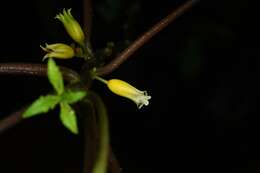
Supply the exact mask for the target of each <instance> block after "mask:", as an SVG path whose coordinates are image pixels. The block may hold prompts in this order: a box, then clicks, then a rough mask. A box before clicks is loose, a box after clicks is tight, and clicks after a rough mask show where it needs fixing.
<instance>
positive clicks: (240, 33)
mask: <svg viewBox="0 0 260 173" xmlns="http://www.w3.org/2000/svg"><path fill="white" fill-rule="evenodd" d="M133 2H135V3H136V6H135V7H136V11H135V10H134V12H133V14H134V15H133V21H132V22H133V23H132V25H131V27H130V29H129V30H127V31H128V32H127V34H125V32H124V31H125V30H124V27H123V26H124V24H125V23H127V22H126V21H128V20H127V18H126V17H127V14H128V13H131V11H130V10H127V9H129V8H130V7H133V6H131V5H132V4H133ZM80 3H81V1H69V0H66V1H51V0H39V1H36V0H35V1H17V0H14V1H3V2H2V4H1V11H0V16H1V23H0V41H1V47H0V52H1V55H0V59H1V63H6V62H33V63H41V59H42V56H43V55H44V53H43V52H42V51H41V50H40V48H39V45H40V44H42V45H43V44H44V43H45V42H47V43H55V42H65V43H70V42H71V40H70V38H68V36H67V35H66V33H65V31H64V30H63V28H62V25H61V24H60V23H59V22H58V21H57V20H55V19H54V18H53V17H54V16H55V15H56V14H57V13H58V12H60V11H61V10H62V9H63V8H64V7H65V8H72V13H73V15H74V16H75V17H76V18H78V19H79V20H80V19H82V16H81V14H82V7H81V6H80ZM181 3H182V1H181V0H162V1H159V2H158V1H155V2H151V1H145V0H137V1H122V0H121V1H120V0H110V1H109V0H107V1H105V0H98V1H95V3H94V5H95V8H94V15H93V29H92V41H93V47H94V49H98V48H102V47H103V46H105V44H106V42H107V41H115V42H120V41H124V40H126V39H128V40H130V41H131V40H134V39H135V38H137V36H138V35H140V34H141V33H143V32H144V31H146V29H148V28H149V27H151V26H152V25H153V24H155V23H156V22H157V21H159V20H160V19H161V18H162V17H164V16H166V15H167V14H168V13H169V12H170V11H171V9H173V8H177V7H178V6H179V5H180V4H181ZM102 10H103V11H102ZM129 11H130V12H129ZM258 11H259V10H258V7H257V5H256V2H254V1H252V0H251V1H242V0H229V1H217V0H211V1H210V0H208V1H203V0H202V1H201V2H200V3H199V4H197V5H196V6H195V7H194V8H193V9H191V10H189V11H188V12H187V13H186V14H185V15H183V16H182V17H180V18H179V19H178V20H177V21H175V22H174V23H172V24H171V25H170V26H168V27H167V28H166V29H165V30H163V31H162V32H161V33H159V34H158V35H157V36H155V37H154V38H153V39H152V40H151V41H150V42H149V43H147V44H146V45H145V46H144V47H143V48H141V49H140V50H139V51H138V52H136V53H135V54H134V55H133V57H132V58H130V59H129V61H127V62H126V63H124V64H123V65H122V66H121V67H120V68H119V69H118V70H116V71H114V72H113V73H112V74H110V75H109V76H106V78H107V79H110V78H120V79H123V80H125V81H127V82H129V83H131V84H133V85H134V86H136V87H137V88H139V89H141V90H147V91H148V93H149V94H151V96H152V99H151V102H150V105H149V106H147V107H144V108H142V109H141V110H138V109H137V108H136V106H135V105H134V103H132V102H131V101H129V100H127V99H124V98H121V97H118V96H115V95H113V94H112V93H110V92H109V91H108V90H107V88H106V87H105V86H103V85H102V84H99V83H98V82H95V83H94V85H93V87H92V89H93V90H95V91H96V92H98V93H99V94H100V95H101V97H102V98H103V99H104V101H105V103H106V105H107V108H108V112H109V117H110V128H111V143H112V146H113V148H114V151H115V154H116V155H117V157H118V159H119V161H120V163H121V166H122V168H123V170H122V171H123V172H126V173H128V172H129V173H130V172H163V171H168V172H190V171H196V172H197V171H199V172H232V173H233V172H234V173H237V172H259V171H260V165H259V164H260V163H259V161H258V159H259V142H258V138H259V131H260V129H259V127H260V126H259V123H260V118H259V114H258V107H257V101H256V98H257V96H258V95H259V93H258V91H259V89H258V88H259V85H258V79H259V76H258V70H257V67H258V66H259V61H258V60H257V57H258V56H259V39H258V32H259V27H258V22H259V17H258V16H259V14H258ZM57 62H58V63H59V64H62V65H65V66H68V67H71V68H73V69H75V70H78V69H79V64H80V63H82V61H81V60H76V59H75V60H67V61H64V62H62V61H59V60H58V61H57ZM0 86H1V87H0V89H1V90H0V96H1V99H0V118H4V117H5V116H7V115H8V114H10V113H11V112H13V111H15V110H17V109H19V108H21V107H22V106H23V105H25V104H28V103H30V102H31V101H33V100H34V99H36V98H37V97H38V96H39V95H41V94H45V93H48V92H49V91H50V90H51V86H50V84H49V83H48V81H47V79H46V78H36V77H28V76H13V75H9V76H7V75H1V76H0ZM57 115H58V110H54V111H53V112H52V113H51V114H47V115H46V116H39V117H36V118H33V119H30V120H26V121H24V122H22V123H20V124H18V125H17V126H15V127H14V128H12V129H10V130H8V131H7V132H5V133H3V134H1V136H0V172H1V173H17V172H27V173H31V172H38V173H41V172H56V173H59V172H64V173H66V172H75V173H77V172H82V164H83V163H82V162H83V160H82V157H83V154H82V153H83V148H82V139H81V138H80V137H78V136H74V135H72V134H70V133H69V132H68V131H67V130H66V129H65V128H64V127H63V126H62V125H61V124H60V122H59V119H58V116H57Z"/></svg>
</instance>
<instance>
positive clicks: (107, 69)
mask: <svg viewBox="0 0 260 173" xmlns="http://www.w3.org/2000/svg"><path fill="white" fill-rule="evenodd" d="M196 2H199V1H198V0H188V1H187V2H185V3H184V4H183V5H181V6H180V7H179V8H177V9H176V10H173V11H172V12H171V13H170V14H169V15H168V16H166V17H165V18H163V19H162V20H161V21H159V22H158V23H157V24H155V25H154V26H153V27H152V28H151V29H149V30H148V31H147V32H145V33H144V34H143V35H141V36H140V37H139V38H137V39H136V40H135V41H134V42H133V43H132V44H131V45H130V46H129V47H128V48H126V49H125V50H124V51H123V52H122V53H120V54H119V55H118V56H117V57H116V58H115V59H113V60H112V61H111V62H110V63H108V64H107V65H105V66H103V67H100V68H98V69H97V75H100V76H102V75H106V74H109V73H111V72H112V71H114V70H115V69H117V68H118V67H119V66H120V65H121V64H122V63H123V62H125V61H126V60H127V59H128V58H129V57H130V56H131V55H132V54H133V53H135V52H136V51H137V50H138V49H139V48H140V47H142V46H143V45H144V44H145V43H147V42H148V41H149V40H150V39H151V38H152V37H153V36H155V35H156V34H157V33H159V32H160V31H161V30H163V29H164V28H165V27H166V26H168V25H169V24H170V23H171V22H173V21H174V20H175V19H177V18H178V17H179V16H181V15H182V14H183V13H184V12H186V11H187V10H188V9H190V8H191V7H192V6H193V5H194V4H195V3H196Z"/></svg>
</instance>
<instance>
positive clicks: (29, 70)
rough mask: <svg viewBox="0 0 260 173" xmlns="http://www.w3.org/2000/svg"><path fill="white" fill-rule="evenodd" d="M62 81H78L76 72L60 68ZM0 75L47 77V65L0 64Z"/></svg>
mask: <svg viewBox="0 0 260 173" xmlns="http://www.w3.org/2000/svg"><path fill="white" fill-rule="evenodd" d="M60 69H61V72H62V74H63V77H64V80H66V81H69V82H76V81H79V79H80V77H79V75H78V73H77V72H75V71H73V70H71V69H69V68H66V67H60ZM0 74H13V75H32V76H47V65H44V64H29V63H28V64H27V63H0Z"/></svg>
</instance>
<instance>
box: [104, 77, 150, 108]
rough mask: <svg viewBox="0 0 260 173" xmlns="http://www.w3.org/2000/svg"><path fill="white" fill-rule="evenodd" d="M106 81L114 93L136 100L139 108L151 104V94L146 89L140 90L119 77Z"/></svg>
mask: <svg viewBox="0 0 260 173" xmlns="http://www.w3.org/2000/svg"><path fill="white" fill-rule="evenodd" d="M99 80H100V79H99ZM101 80H103V79H101ZM104 81H105V80H103V82H104ZM105 83H106V84H107V86H108V88H109V89H110V90H111V91H112V92H113V93H115V94H117V95H119V96H122V97H126V98H128V99H130V100H132V101H134V102H135V103H136V105H137V107H138V108H139V109H140V108H142V106H143V105H145V106H147V105H148V104H149V101H148V100H149V99H151V96H149V95H148V94H147V92H146V91H140V90H138V89H136V88H135V87H133V86H132V85H130V84H128V83H126V82H124V81H122V80H119V79H111V80H109V81H105Z"/></svg>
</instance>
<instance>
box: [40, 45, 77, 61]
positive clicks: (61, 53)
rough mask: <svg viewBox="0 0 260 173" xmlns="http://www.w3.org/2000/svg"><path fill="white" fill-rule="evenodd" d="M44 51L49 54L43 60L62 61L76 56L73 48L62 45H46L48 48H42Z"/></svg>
mask: <svg viewBox="0 0 260 173" xmlns="http://www.w3.org/2000/svg"><path fill="white" fill-rule="evenodd" d="M40 47H41V48H42V49H43V50H44V51H46V52H48V53H47V54H46V55H45V56H44V57H43V60H44V59H46V58H60V59H69V58H72V57H73V56H74V50H73V49H72V47H70V46H68V45H66V44H62V43H56V44H50V45H48V44H46V47H42V46H40Z"/></svg>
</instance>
